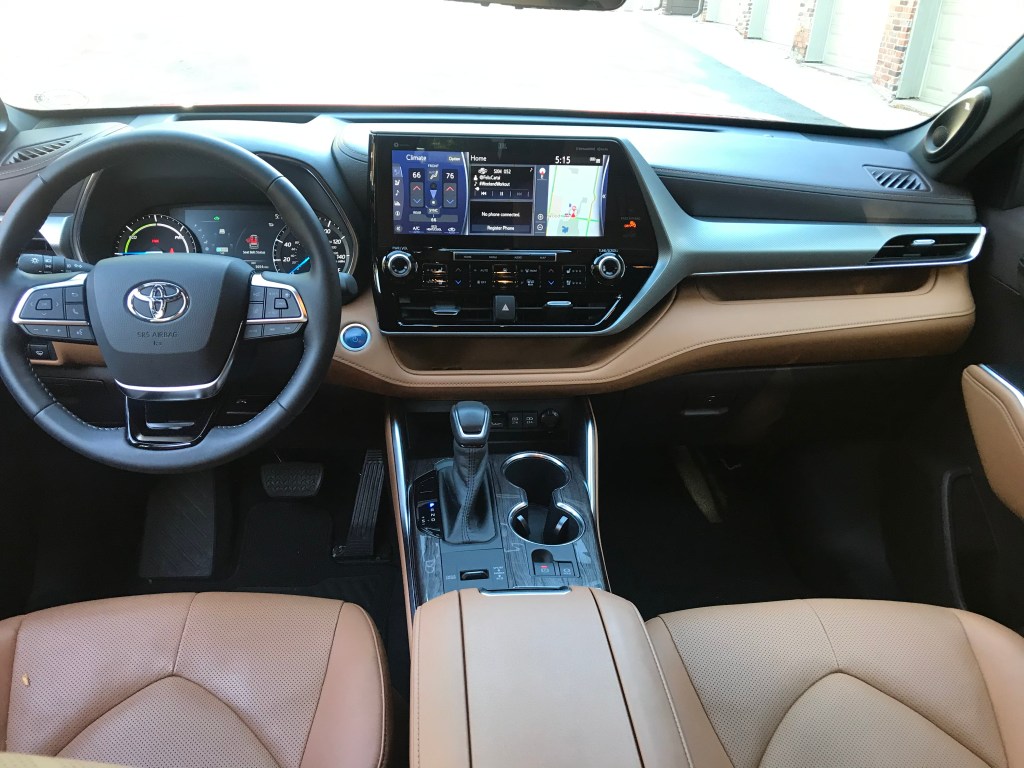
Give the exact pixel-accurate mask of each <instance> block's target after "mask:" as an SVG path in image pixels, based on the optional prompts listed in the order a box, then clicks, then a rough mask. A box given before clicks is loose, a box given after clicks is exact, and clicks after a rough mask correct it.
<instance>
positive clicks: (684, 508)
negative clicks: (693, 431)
mask: <svg viewBox="0 0 1024 768" xmlns="http://www.w3.org/2000/svg"><path fill="white" fill-rule="evenodd" d="M600 477H601V541H602V547H603V549H604V555H605V563H606V566H607V569H608V577H609V580H610V582H611V584H610V586H611V590H612V592H615V593H616V594H618V595H621V596H622V597H625V598H626V599H628V600H631V601H632V602H633V603H634V604H635V605H636V606H637V608H639V610H640V613H641V614H642V615H643V616H644V618H645V619H648V618H651V617H653V616H657V615H658V614H660V613H665V612H667V611H678V610H682V609H684V608H695V607H699V606H706V605H724V604H730V603H748V602H760V601H765V600H784V599H791V598H798V597H808V596H810V595H809V592H808V590H807V589H806V587H805V586H804V585H803V584H802V583H801V582H800V580H799V579H798V578H797V576H796V574H795V573H794V571H793V569H792V568H791V566H790V564H789V561H788V560H787V558H786V556H785V554H784V551H783V547H782V543H781V541H779V539H778V538H777V536H776V534H775V532H774V530H773V529H772V526H771V524H770V522H769V521H768V519H767V515H766V514H764V510H763V509H762V510H757V509H754V508H753V506H752V505H751V503H750V501H749V500H747V499H745V498H743V496H744V494H743V493H741V492H737V493H736V494H734V495H733V498H731V499H730V503H729V504H728V505H727V506H726V507H725V509H724V510H723V518H724V519H723V521H722V522H720V523H711V522H708V520H707V518H705V517H704V515H703V514H701V512H700V510H699V508H698V507H697V505H696V504H695V503H694V501H693V499H692V498H691V497H690V495H689V493H688V492H687V490H686V487H685V486H684V484H683V482H682V480H681V479H680V478H679V476H678V474H677V473H676V469H675V466H674V464H673V460H672V453H671V451H670V450H667V449H666V450H664V451H657V452H655V451H652V452H650V453H647V454H643V455H637V454H631V455H628V456H627V455H615V454H613V453H612V452H609V451H603V452H602V454H601V475H600Z"/></svg>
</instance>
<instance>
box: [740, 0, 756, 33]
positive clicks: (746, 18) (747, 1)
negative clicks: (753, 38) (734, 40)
mask: <svg viewBox="0 0 1024 768" xmlns="http://www.w3.org/2000/svg"><path fill="white" fill-rule="evenodd" d="M753 6H754V0H742V2H740V4H739V13H738V14H737V16H736V31H737V32H739V33H740V37H748V36H749V35H750V15H751V10H752V8H753Z"/></svg>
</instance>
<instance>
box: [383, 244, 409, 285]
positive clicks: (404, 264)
mask: <svg viewBox="0 0 1024 768" xmlns="http://www.w3.org/2000/svg"><path fill="white" fill-rule="evenodd" d="M413 267H414V264H413V260H412V256H410V255H409V254H408V253H406V252H405V251H392V252H391V253H389V254H388V255H387V256H385V257H384V269H385V270H387V272H388V274H389V275H391V276H392V277H393V278H395V279H396V280H402V279H404V278H406V277H408V276H409V275H411V274H412V271H413Z"/></svg>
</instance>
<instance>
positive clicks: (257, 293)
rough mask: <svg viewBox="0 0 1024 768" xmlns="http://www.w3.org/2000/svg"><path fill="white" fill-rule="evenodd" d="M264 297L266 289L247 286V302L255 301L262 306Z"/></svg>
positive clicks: (258, 286) (259, 286) (260, 286)
mask: <svg viewBox="0 0 1024 768" xmlns="http://www.w3.org/2000/svg"><path fill="white" fill-rule="evenodd" d="M266 297H267V289H266V288H264V287H263V286H262V285H250V286H249V301H255V302H258V303H260V304H262V303H263V302H264V300H265V299H266Z"/></svg>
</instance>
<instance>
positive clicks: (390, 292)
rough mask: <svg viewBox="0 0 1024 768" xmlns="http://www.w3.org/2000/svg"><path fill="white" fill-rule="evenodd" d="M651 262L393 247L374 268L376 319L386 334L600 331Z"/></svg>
mask: <svg viewBox="0 0 1024 768" xmlns="http://www.w3.org/2000/svg"><path fill="white" fill-rule="evenodd" d="M653 265H654V255H653V254H649V255H644V254H639V253H625V254H624V253H620V252H619V251H618V250H610V249H609V250H601V249H572V250H552V251H511V250H509V251H495V252H489V251H484V250H472V251H463V250H458V249H444V248H440V249H393V250H389V251H387V252H386V253H385V254H384V255H383V256H382V257H381V258H380V260H379V263H378V264H377V265H376V266H377V284H378V287H379V291H378V292H377V309H378V317H379V320H380V324H381V329H382V330H383V331H385V332H413V333H414V332H417V331H420V332H429V331H437V330H439V329H440V330H446V329H453V330H458V329H465V330H477V331H498V332H502V331H516V330H523V331H544V330H555V331H558V330H566V329H569V330H579V331H588V330H599V329H601V328H603V327H606V326H607V325H609V324H610V323H611V322H613V321H614V318H615V316H616V315H617V314H618V313H619V312H621V311H622V309H624V308H625V306H626V304H628V302H629V301H631V300H632V299H633V297H634V296H635V295H636V293H637V292H638V291H639V290H641V288H642V287H643V285H644V282H645V281H646V279H647V277H648V275H649V274H650V272H651V268H652V267H653Z"/></svg>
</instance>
